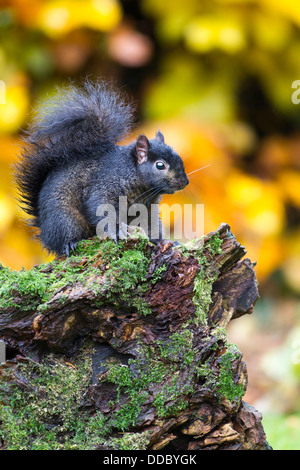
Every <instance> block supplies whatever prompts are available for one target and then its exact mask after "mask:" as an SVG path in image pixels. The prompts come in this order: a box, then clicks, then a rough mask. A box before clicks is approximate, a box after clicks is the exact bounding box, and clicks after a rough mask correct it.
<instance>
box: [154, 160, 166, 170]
mask: <svg viewBox="0 0 300 470" xmlns="http://www.w3.org/2000/svg"><path fill="white" fill-rule="evenodd" d="M156 168H157V169H158V170H164V169H165V168H166V165H165V164H164V162H156Z"/></svg>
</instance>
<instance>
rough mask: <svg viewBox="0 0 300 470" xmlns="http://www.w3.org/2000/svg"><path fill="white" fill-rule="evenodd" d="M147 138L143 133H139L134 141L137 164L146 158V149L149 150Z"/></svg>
mask: <svg viewBox="0 0 300 470" xmlns="http://www.w3.org/2000/svg"><path fill="white" fill-rule="evenodd" d="M149 146H150V144H149V140H148V139H147V137H146V136H145V135H140V136H139V137H138V139H137V141H136V146H135V148H136V154H137V161H138V163H139V164H141V163H144V162H146V161H147V159H148V151H149Z"/></svg>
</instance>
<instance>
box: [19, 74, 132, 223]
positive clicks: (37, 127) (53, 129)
mask: <svg viewBox="0 0 300 470" xmlns="http://www.w3.org/2000/svg"><path fill="white" fill-rule="evenodd" d="M132 123H133V109H132V106H131V105H130V104H127V102H126V100H125V99H124V98H123V97H122V96H121V95H120V93H118V92H117V91H115V90H113V89H112V88H111V86H110V85H108V84H107V83H105V82H103V81H99V82H97V83H92V82H90V81H88V80H86V81H85V82H84V84H83V85H82V86H81V87H75V86H70V87H69V88H68V89H67V90H65V89H63V90H61V91H60V92H59V93H58V94H57V96H56V97H54V98H52V99H50V100H49V101H47V102H46V103H45V104H44V105H43V107H42V108H41V109H40V111H39V112H38V113H37V114H36V117H35V118H34V120H33V123H32V125H31V126H30V128H29V130H28V131H27V133H26V136H25V138H24V140H25V142H26V145H25V147H24V149H23V152H22V155H21V158H20V161H19V162H18V163H17V165H16V172H15V174H16V181H17V185H18V188H19V193H20V198H19V199H20V203H21V206H22V207H23V209H24V210H25V211H26V212H27V213H28V214H30V215H32V216H34V217H35V219H37V217H38V215H37V201H38V195H39V192H40V190H41V187H42V184H43V182H44V181H45V179H46V177H47V175H48V174H49V172H50V171H51V170H53V169H54V168H55V167H57V166H61V165H65V164H66V163H67V162H68V161H71V160H74V159H79V158H80V159H84V158H88V157H89V156H90V154H91V150H92V148H93V146H94V145H95V143H97V142H98V143H99V142H101V141H102V142H112V143H117V142H119V141H120V140H121V139H122V138H123V137H125V136H126V135H127V134H128V132H129V131H130V130H131V128H132ZM34 224H36V221H34Z"/></svg>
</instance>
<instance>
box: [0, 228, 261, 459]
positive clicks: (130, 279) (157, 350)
mask: <svg viewBox="0 0 300 470" xmlns="http://www.w3.org/2000/svg"><path fill="white" fill-rule="evenodd" d="M245 254H246V251H245V249H244V247H242V246H241V245H240V244H239V243H238V242H237V241H236V239H235V237H234V236H233V235H232V233H231V231H230V227H229V226H228V225H226V224H222V225H221V226H220V227H219V229H218V230H217V231H216V232H212V233H210V234H208V235H207V236H206V237H204V239H203V240H198V241H193V242H189V243H187V244H186V245H181V246H176V245H174V244H173V243H172V242H171V241H167V242H161V243H160V244H158V245H153V244H151V243H149V241H148V240H147V239H146V238H145V237H143V235H142V234H139V233H138V234H134V235H132V236H131V237H130V238H129V239H127V240H125V241H120V242H119V243H118V244H114V242H112V241H110V240H109V241H108V240H102V241H101V240H100V241H99V240H97V239H95V240H88V241H85V242H82V243H81V244H80V247H79V249H78V251H77V252H76V253H75V255H74V256H71V257H70V258H67V259H66V258H62V257H61V258H57V259H56V260H54V261H53V262H51V263H49V264H48V265H45V266H37V267H35V268H33V269H32V270H30V271H28V272H20V273H15V272H11V271H10V270H8V269H7V268H4V267H2V268H1V269H0V281H1V283H2V287H1V290H0V294H1V296H0V308H1V313H0V339H2V340H4V341H5V343H6V348H7V361H6V363H4V364H2V365H1V366H0V384H2V385H1V387H0V439H2V440H1V441H0V442H1V444H0V448H1V446H2V448H3V449H10V448H20V447H21V448H26V449H40V448H42V449H44V448H55V449H57V448H58V449H60V448H61V449H69V448H75V449H89V448H92V449H148V450H149V449H152V450H160V449H165V450H202V449H263V450H264V449H269V448H270V446H269V445H268V443H267V441H266V436H265V433H264V430H263V427H262V424H261V415H260V413H259V412H258V411H257V410H255V409H254V408H253V407H252V406H250V405H248V404H247V403H245V402H243V400H242V397H243V395H244V393H245V391H246V387H247V369H246V364H245V363H244V361H243V360H242V354H241V352H240V351H239V350H238V348H237V347H236V346H235V345H232V344H230V343H229V341H228V338H227V335H226V329H225V328H226V325H227V324H228V322H229V321H232V320H233V319H236V318H238V317H241V316H243V315H245V314H249V313H252V311H253V306H254V304H255V302H256V300H257V298H258V296H259V294H258V289H257V281H256V277H255V272H254V270H253V266H254V265H253V263H251V261H250V260H249V259H247V258H244V256H245ZM239 321H241V320H239ZM53 382H55V384H56V389H55V390H54V388H55V387H53ZM55 393H56V395H55ZM55 397H56V398H55ZM24 407H25V408H26V407H27V408H28V410H27V412H24ZM1 410H2V411H1ZM22 410H23V412H22ZM29 415H30V419H31V422H30V423H29ZM8 422H10V426H8V425H7V424H6V423H8ZM74 422H76V425H75V424H74ZM14 423H19V428H18V429H20V432H19V433H18V432H14V434H13V433H12V431H11V429H13V428H14V426H13V425H14ZM20 423H21V424H20ZM32 423H34V424H32ZM32 429H35V430H34V431H33V430H32ZM38 429H40V431H38ZM22 430H23V431H24V432H23V434H22ZM29 430H30V431H29ZM1 432H2V438H1Z"/></svg>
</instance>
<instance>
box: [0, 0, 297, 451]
mask: <svg viewBox="0 0 300 470" xmlns="http://www.w3.org/2000/svg"><path fill="white" fill-rule="evenodd" d="M86 76H88V77H89V78H91V79H97V78H99V77H101V78H107V79H109V80H111V79H112V80H114V81H115V82H116V83H117V85H118V86H119V87H122V88H124V89H125V90H126V91H127V93H128V95H129V96H130V98H131V99H132V100H134V102H135V103H136V108H137V113H136V115H137V122H136V133H138V132H139V131H140V130H141V129H142V132H143V133H146V134H147V135H149V136H150V137H153V136H154V133H155V131H156V130H157V129H158V128H159V129H161V130H162V132H163V133H164V135H165V139H166V142H167V143H169V144H170V145H172V146H173V147H174V148H175V149H176V150H177V151H178V152H179V153H180V155H181V156H182V158H183V159H184V162H185V166H186V170H187V172H189V171H193V170H196V169H198V168H201V167H203V166H207V165H209V166H207V167H206V168H204V169H203V170H202V171H199V172H196V173H194V174H193V175H191V179H190V185H189V186H188V187H187V188H186V189H185V190H184V191H183V192H181V193H178V194H177V195H173V196H168V197H165V198H164V202H169V203H174V202H180V203H193V204H195V203H200V204H204V205H205V232H206V233H207V232H209V231H212V230H216V229H217V227H218V226H219V225H220V223H222V222H227V223H228V224H229V225H230V226H231V229H232V231H233V233H234V234H235V235H236V237H237V239H238V240H239V241H240V242H241V243H242V244H243V245H244V246H245V247H246V249H247V252H248V255H247V256H249V257H250V259H251V260H252V261H257V266H256V273H257V278H258V281H259V289H260V295H261V298H260V300H259V301H258V302H257V304H256V307H255V310H254V314H253V315H251V316H247V317H243V318H241V319H238V320H235V321H234V322H232V325H231V326H230V327H229V336H230V339H231V341H233V342H235V343H236V344H237V345H238V346H239V348H240V349H241V351H242V352H243V354H244V358H245V361H246V362H247V366H248V373H249V387H248V391H247V394H246V396H245V400H246V401H248V402H249V403H251V404H252V405H254V406H256V407H257V408H258V409H259V410H260V411H261V412H262V413H263V416H264V418H263V424H264V428H265V431H266V434H267V437H268V440H269V443H270V444H271V446H272V447H273V448H275V449H299V448H300V397H299V391H300V302H299V298H300V104H297V100H294V103H293V101H292V94H293V93H294V92H296V90H295V89H294V88H292V86H293V83H294V81H295V80H299V79H300V4H299V1H298V0H284V1H282V0H185V1H180V0H164V1H162V0H64V1H63V0H6V1H5V0H0V80H2V81H3V82H4V84H5V87H6V90H5V91H6V93H5V98H6V99H5V103H2V102H1V100H0V102H1V104H0V262H1V263H2V264H4V265H6V266H9V267H11V268H12V269H16V270H20V269H22V267H24V268H25V269H29V268H31V267H32V266H33V265H35V264H39V263H43V262H45V261H47V260H49V259H50V258H49V256H47V255H46V253H44V252H43V251H42V250H41V248H40V246H39V244H38V243H37V242H35V241H34V240H32V238H31V237H32V234H31V232H30V231H29V230H28V229H27V227H26V226H25V225H24V223H23V221H22V218H23V217H24V214H23V213H22V212H21V211H20V209H19V208H18V206H17V202H16V196H17V193H16V188H15V185H14V182H13V178H12V166H13V164H14V162H15V160H16V158H17V155H18V153H20V148H21V141H20V134H21V129H26V127H27V125H28V123H29V122H30V120H31V118H32V113H33V111H32V110H33V109H34V108H35V107H36V106H37V105H38V103H40V102H42V101H43V100H44V99H45V98H46V97H47V96H49V95H51V94H53V93H54V92H55V88H56V87H57V86H66V85H67V84H68V83H69V81H70V80H72V81H74V82H75V83H76V82H80V80H82V78H83V77H86ZM0 92H1V90H0ZM2 92H3V90H2Z"/></svg>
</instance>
